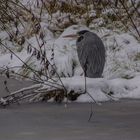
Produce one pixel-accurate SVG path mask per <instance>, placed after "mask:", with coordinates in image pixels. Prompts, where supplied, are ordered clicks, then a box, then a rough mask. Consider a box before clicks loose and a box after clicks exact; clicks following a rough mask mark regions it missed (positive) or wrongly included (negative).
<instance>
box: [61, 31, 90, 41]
mask: <svg viewBox="0 0 140 140" xmlns="http://www.w3.org/2000/svg"><path fill="white" fill-rule="evenodd" d="M87 32H89V31H88V30H81V31H79V32H77V33H76V34H69V35H65V36H63V37H64V38H73V39H77V41H78V42H80V41H81V40H82V39H83V38H84V34H85V33H87Z"/></svg>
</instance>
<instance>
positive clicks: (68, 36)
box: [63, 34, 79, 39]
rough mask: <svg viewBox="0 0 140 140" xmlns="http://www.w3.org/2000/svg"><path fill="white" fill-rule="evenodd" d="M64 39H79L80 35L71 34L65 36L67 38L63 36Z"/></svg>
mask: <svg viewBox="0 0 140 140" xmlns="http://www.w3.org/2000/svg"><path fill="white" fill-rule="evenodd" d="M63 37H64V38H76V39H77V38H78V37H79V35H77V34H70V35H65V36H63Z"/></svg>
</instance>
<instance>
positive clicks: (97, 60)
mask: <svg viewBox="0 0 140 140" xmlns="http://www.w3.org/2000/svg"><path fill="white" fill-rule="evenodd" d="M78 56H79V60H80V63H81V66H82V68H83V70H84V72H86V75H87V76H89V77H98V76H96V75H101V74H102V72H103V68H104V63H105V49H104V45H103V43H102V41H101V40H98V38H97V40H95V39H94V40H93V39H92V38H91V39H90V38H88V40H87V41H84V42H83V43H82V44H81V46H79V48H78Z"/></svg>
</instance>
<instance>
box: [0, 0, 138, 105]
mask: <svg viewBox="0 0 140 140" xmlns="http://www.w3.org/2000/svg"><path fill="white" fill-rule="evenodd" d="M25 2H26V1H25ZM58 15H59V14H58ZM47 16H48V15H47V14H46V15H44V17H47ZM55 16H57V14H55ZM40 25H41V28H42V29H44V30H43V32H44V34H45V37H44V43H45V44H44V47H43V48H42V49H43V50H45V52H46V56H47V58H48V60H49V61H50V63H51V64H52V65H55V67H56V70H57V74H59V76H60V77H61V78H62V81H63V83H64V85H65V86H66V87H67V89H69V90H70V89H73V90H75V91H77V90H81V91H84V77H83V76H82V75H83V70H82V68H81V66H80V64H79V60H78V57H77V51H76V45H75V43H76V40H71V39H66V38H63V36H64V35H67V34H70V33H76V32H77V31H80V30H82V29H87V30H90V31H92V32H95V33H96V34H97V35H98V36H100V37H101V39H102V41H103V43H104V45H105V48H106V64H105V68H104V72H103V77H104V78H101V79H100V78H99V79H90V78H87V91H88V92H89V93H90V94H91V95H92V96H93V98H94V99H96V100H97V101H106V100H108V99H109V98H108V97H107V96H106V95H107V94H111V95H112V96H113V97H115V98H140V87H139V85H140V43H139V42H138V40H136V38H134V36H133V35H132V34H131V33H130V32H122V31H119V30H117V29H116V30H111V29H107V28H105V27H104V28H103V27H101V28H94V29H93V28H92V30H91V29H89V28H88V27H86V26H84V25H82V24H79V25H72V26H70V27H68V28H66V29H65V30H64V32H63V33H62V34H61V35H60V36H58V37H54V35H53V33H52V32H51V31H50V30H49V29H48V28H47V26H46V21H45V20H44V21H42V22H41V23H40ZM92 26H93V27H96V25H94V24H92ZM0 38H1V40H3V43H4V44H5V45H6V46H8V47H10V48H11V49H12V50H13V51H14V52H15V54H16V55H17V56H18V57H17V56H15V55H11V53H10V52H5V50H4V49H3V48H1V49H0V68H1V69H3V68H7V67H8V68H12V69H13V70H14V71H16V72H18V73H22V72H23V71H22V68H23V67H22V66H23V65H24V64H23V62H22V61H24V62H26V63H27V64H28V65H29V66H30V67H32V68H33V69H36V70H41V68H42V64H41V60H37V59H36V57H34V56H31V53H28V51H27V46H28V44H27V42H28V43H29V44H31V45H32V46H33V47H34V48H36V49H39V43H40V44H41V43H42V40H41V39H40V38H39V36H33V37H31V38H29V39H28V40H26V43H25V44H24V45H23V49H22V51H17V50H16V51H15V44H14V43H11V42H10V41H8V36H7V34H6V33H5V32H3V31H1V32H0ZM37 38H38V39H37ZM52 57H53V59H52ZM19 58H20V59H21V60H22V61H21V60H20V59H19ZM21 67H22V68H21ZM51 69H52V68H51V67H50V71H51ZM27 73H28V72H27ZM28 74H29V75H31V76H32V73H30V72H29V73H28ZM55 76H56V75H55ZM64 77H65V78H64ZM91 100H92V99H91V98H90V97H89V96H88V95H87V94H85V95H81V96H80V97H79V98H78V100H77V101H78V102H88V101H91Z"/></svg>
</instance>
